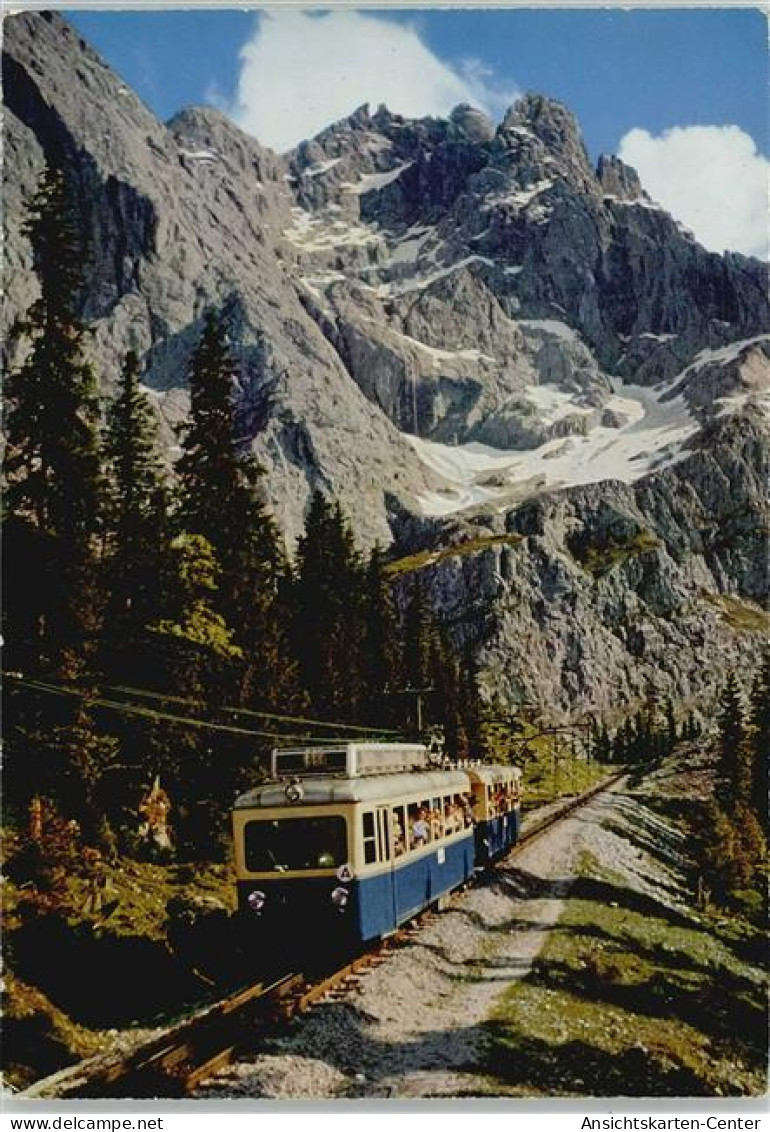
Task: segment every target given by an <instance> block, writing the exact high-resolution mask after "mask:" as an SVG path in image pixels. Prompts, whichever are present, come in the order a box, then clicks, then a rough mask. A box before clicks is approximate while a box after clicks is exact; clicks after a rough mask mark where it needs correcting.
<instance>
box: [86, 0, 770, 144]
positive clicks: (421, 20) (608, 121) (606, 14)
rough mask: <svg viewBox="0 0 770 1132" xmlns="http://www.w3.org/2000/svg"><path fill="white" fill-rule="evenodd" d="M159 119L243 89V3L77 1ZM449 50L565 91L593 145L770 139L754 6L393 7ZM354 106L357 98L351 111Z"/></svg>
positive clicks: (106, 51) (762, 29)
mask: <svg viewBox="0 0 770 1132" xmlns="http://www.w3.org/2000/svg"><path fill="white" fill-rule="evenodd" d="M66 15H67V16H68V18H69V19H70V20H71V21H72V22H73V23H74V24H75V25H76V26H77V27H78V28H79V29H80V30H81V32H82V33H83V35H84V36H85V38H86V39H88V40H89V42H90V43H92V44H93V45H94V46H95V47H96V48H97V50H98V51H100V52H101V53H102V54H103V55H104V56H105V58H106V59H107V61H108V62H109V63H110V64H112V65H113V66H114V67H115V68H116V69H117V70H118V71H119V72H120V73H121V74H122V76H123V77H124V78H125V79H126V80H127V81H128V82H129V83H130V84H131V85H132V86H133V87H134V88H135V89H136V90H137V91H138V92H139V94H140V95H141V96H142V98H143V99H144V101H145V102H147V104H148V105H149V106H150V107H151V109H153V110H154V111H155V112H156V113H157V114H158V115H159V116H160V117H161V118H168V117H170V116H171V115H172V114H173V113H174V112H175V111H176V110H179V109H181V108H182V107H183V106H187V105H190V104H194V103H201V102H204V101H206V100H207V93H208V92H210V91H211V90H212V88H215V89H217V90H219V91H220V92H221V94H222V95H223V96H224V97H225V98H226V99H228V98H231V97H232V96H233V94H234V93H235V89H236V86H237V79H238V69H239V65H238V52H239V50H240V48H241V47H242V46H243V44H244V43H245V42H246V40H247V39H248V38H249V36H250V34H251V33H252V31H253V29H254V25H255V23H256V22H257V21H258V20H259V16H258V14H256V13H253V12H243V11H228V10H224V11H216V12H213V11H199V12H196V11H177V12H174V11H160V12H152V11H145V12H68V13H66ZM387 18H388V20H393V21H397V22H399V23H401V24H411V25H416V26H417V27H418V29H419V31H420V35H421V38H422V39H423V41H424V42H425V44H426V45H427V46H428V47H429V48H430V49H431V50H432V51H433V52H434V53H435V54H437V55H438V56H439V57H440V58H442V59H446V60H448V61H451V62H458V63H459V62H460V61H461V60H463V59H465V58H467V57H468V56H473V57H474V58H478V59H480V60H482V61H483V62H484V63H486V64H487V65H488V66H491V67H492V68H494V70H495V73H496V75H497V76H499V77H500V78H501V79H503V80H505V79H507V80H509V81H510V82H511V84H512V85H513V84H515V86H517V87H518V88H519V89H521V90H537V91H541V92H542V93H544V94H549V95H552V96H554V97H555V98H559V99H561V100H562V101H564V102H566V103H567V104H568V105H569V106H570V107H571V108H572V109H573V110H574V111H575V113H576V114H577V116H578V118H579V119H580V121H581V125H582V128H583V132H584V136H585V139H586V143H587V145H588V148H589V151H590V152H591V154H592V155H593V156H597V155H598V153H599V152H606V151H615V150H616V149H617V147H618V143H619V141H620V138H621V137H622V136H623V134H624V133H625V132H626V131H627V130H629V129H631V128H633V127H639V126H641V127H643V128H645V129H648V130H650V131H651V132H653V133H658V132H659V131H660V130H662V129H665V128H666V127H669V126H674V125H699V124H703V125H706V124H708V125H733V124H735V125H738V126H741V127H742V128H743V129H744V130H745V131H746V132H747V133H749V134H750V135H751V136H752V137H753V139H754V141H755V142H756V143H757V146H758V147H759V148H760V149H761V150H762V151H763V152H766V153H767V152H768V151H770V140H769V138H768V114H767V83H768V52H767V23H766V20H765V18H764V16H763V15H762V14H761V13H760V12H759V11H752V10H750V9H747V10H741V9H732V10H729V9H714V10H693V9H689V10H674V11H662V12H661V11H631V12H622V11H607V10H585V11H578V12H576V11H558V10H550V11H549V10H539V11H532V10H524V11H515V10H513V11H475V12H468V11H425V12H421V13H415V12H408V13H403V12H397V11H394V12H389V13H388V14H387ZM352 109H354V108H353V107H351V110H352Z"/></svg>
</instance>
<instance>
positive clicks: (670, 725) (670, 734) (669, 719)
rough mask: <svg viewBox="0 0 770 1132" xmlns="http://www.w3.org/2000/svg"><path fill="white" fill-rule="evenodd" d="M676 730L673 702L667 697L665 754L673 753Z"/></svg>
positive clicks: (676, 735)
mask: <svg viewBox="0 0 770 1132" xmlns="http://www.w3.org/2000/svg"><path fill="white" fill-rule="evenodd" d="M677 738H678V733H677V728H676V713H675V712H674V702H673V700H672V699H671V697H670V696H669V697H668V699H667V700H666V732H665V750H666V752H667V753H670V752H671V751H673V749H674V747H675V746H676V744H677Z"/></svg>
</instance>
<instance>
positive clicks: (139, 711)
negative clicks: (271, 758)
mask: <svg viewBox="0 0 770 1132" xmlns="http://www.w3.org/2000/svg"><path fill="white" fill-rule="evenodd" d="M6 677H7V678H11V679H12V680H14V681H15V682H16V683H17V684H20V685H22V686H24V687H26V688H29V689H31V690H33V691H38V692H42V693H44V694H47V695H55V696H65V697H74V696H78V697H80V698H81V699H83V700H84V701H86V702H87V703H88V705H89V706H90V707H98V708H104V709H105V710H107V711H114V712H117V713H118V714H123V715H135V716H139V717H140V718H144V719H148V720H150V721H155V720H164V721H166V722H168V723H175V724H181V725H182V726H186V727H193V728H199V729H202V730H208V731H217V732H225V733H228V734H234V735H245V736H250V737H253V738H258V739H273V740H275V739H279V740H286V739H290V740H294V741H297V742H302V743H305V744H313V745H316V744H328V743H330V742H332V741H333V738H334V737H333V736H327V737H320V736H309V735H307V733H303V734H296V733H288V732H278V731H261V730H256V729H252V728H245V727H237V726H235V725H233V724H227V723H212V722H211V721H209V720H204V719H195V718H193V717H192V716H183V715H178V714H176V713H172V712H164V711H159V710H158V709H157V708H150V707H145V706H144V705H143V704H130V703H125V702H122V701H120V700H113V699H109V698H107V697H104V696H100V695H97V694H93V693H91V692H89V691H88V690H87V689H85V688H67V687H64V686H62V685H57V684H55V683H50V682H47V681H43V680H36V679H32V678H29V677H25V676H22V675H20V674H18V673H6ZM222 710H225V709H222ZM379 734H381V732H377V731H376V729H372V730H370V731H369V735H370V736H371V737H376V736H377V735H379Z"/></svg>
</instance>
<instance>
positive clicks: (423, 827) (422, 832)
mask: <svg viewBox="0 0 770 1132" xmlns="http://www.w3.org/2000/svg"><path fill="white" fill-rule="evenodd" d="M429 841H430V827H429V825H428V821H427V814H426V811H425V809H424V808H423V807H422V806H421V807H420V809H419V810H418V811H417V817H416V819H415V820H414V822H413V823H412V846H413V848H415V849H417V848H419V847H420V846H421V845H427V843H428V842H429Z"/></svg>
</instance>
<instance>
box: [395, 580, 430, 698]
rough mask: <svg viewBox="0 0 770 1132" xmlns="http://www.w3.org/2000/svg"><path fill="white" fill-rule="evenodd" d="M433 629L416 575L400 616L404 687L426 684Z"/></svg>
mask: <svg viewBox="0 0 770 1132" xmlns="http://www.w3.org/2000/svg"><path fill="white" fill-rule="evenodd" d="M432 635H433V627H432V625H431V619H430V615H429V612H428V607H427V604H426V601H425V595H424V592H423V588H422V583H421V581H420V578H419V576H418V575H416V576H415V578H414V580H413V582H412V592H411V595H410V598H409V602H408V604H407V606H406V611H405V613H404V630H403V639H404V647H403V659H402V669H403V679H404V684H405V686H406V687H407V688H412V689H416V688H424V687H426V686H428V684H429V683H430V680H429V675H430V669H431V644H432Z"/></svg>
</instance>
